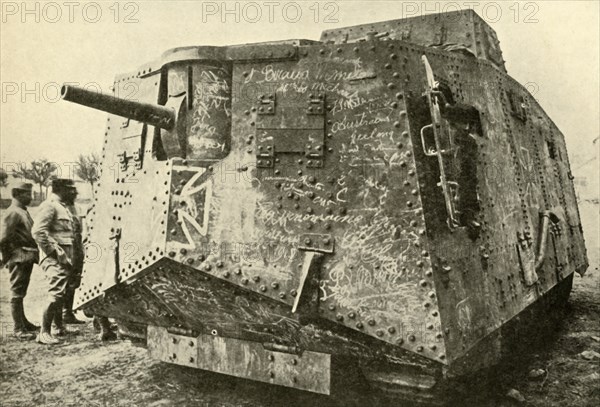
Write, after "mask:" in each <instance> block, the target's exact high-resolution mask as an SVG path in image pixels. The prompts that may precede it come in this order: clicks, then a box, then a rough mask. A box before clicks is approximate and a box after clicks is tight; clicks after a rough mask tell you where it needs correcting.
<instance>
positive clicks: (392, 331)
mask: <svg viewBox="0 0 600 407" xmlns="http://www.w3.org/2000/svg"><path fill="white" fill-rule="evenodd" d="M388 332H389V333H391V334H393V333H396V328H394V327H393V326H390V327H389V328H388Z"/></svg>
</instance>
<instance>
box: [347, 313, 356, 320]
mask: <svg viewBox="0 0 600 407" xmlns="http://www.w3.org/2000/svg"><path fill="white" fill-rule="evenodd" d="M348 318H350V319H354V318H356V314H355V313H354V312H349V313H348Z"/></svg>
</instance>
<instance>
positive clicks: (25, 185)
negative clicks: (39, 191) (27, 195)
mask: <svg viewBox="0 0 600 407" xmlns="http://www.w3.org/2000/svg"><path fill="white" fill-rule="evenodd" d="M12 189H18V190H19V191H31V190H32V189H33V184H30V183H29V182H17V183H16V184H15V186H13V188H12Z"/></svg>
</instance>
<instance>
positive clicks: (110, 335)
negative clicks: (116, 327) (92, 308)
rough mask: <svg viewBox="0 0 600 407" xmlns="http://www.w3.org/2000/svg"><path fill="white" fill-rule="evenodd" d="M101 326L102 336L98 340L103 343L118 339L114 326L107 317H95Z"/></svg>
mask: <svg viewBox="0 0 600 407" xmlns="http://www.w3.org/2000/svg"><path fill="white" fill-rule="evenodd" d="M94 319H95V320H96V321H97V322H98V325H100V334H99V335H98V338H99V339H100V340H101V341H103V342H104V341H114V340H115V339H117V334H116V333H115V332H114V331H113V330H112V326H111V323H110V321H109V320H108V318H107V317H94Z"/></svg>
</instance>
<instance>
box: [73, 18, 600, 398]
mask: <svg viewBox="0 0 600 407" xmlns="http://www.w3.org/2000/svg"><path fill="white" fill-rule="evenodd" d="M131 89H134V90H135V92H131ZM113 93H114V94H113V95H102V94H98V93H95V92H89V91H86V90H84V89H78V88H73V87H70V86H65V87H63V97H64V99H65V100H68V101H71V102H75V103H79V104H83V105H86V106H89V107H93V108H96V109H100V110H103V111H106V112H108V113H110V114H109V116H108V118H107V123H106V132H105V139H104V148H103V151H102V172H101V176H100V179H99V182H98V183H97V185H96V190H95V198H94V201H95V202H94V206H93V208H92V210H91V211H90V213H89V216H88V220H87V223H88V225H89V238H88V239H89V241H88V245H87V255H86V263H85V267H84V271H83V276H82V282H81V286H80V287H79V289H78V290H77V294H76V306H77V307H78V308H79V309H83V310H84V311H86V312H87V313H90V314H94V315H103V316H107V317H112V318H115V319H116V320H117V321H118V323H119V325H120V327H121V329H123V330H124V331H127V332H129V333H130V334H131V335H133V336H138V337H139V338H141V339H142V340H143V341H144V343H145V345H146V346H147V348H148V351H149V352H150V354H151V355H152V356H153V357H154V358H156V359H159V360H162V361H164V362H168V363H174V364H179V365H183V366H188V367H193V368H197V369H203V370H208V371H213V372H218V373H222V374H226V375H232V376H237V377H240V378H244V379H251V380H256V381H261V382H266V383H271V384H273V385H279V386H287V387H291V388H295V389H300V390H304V391H309V392H314V393H320V394H330V392H331V383H332V380H333V379H334V378H335V375H336V374H339V373H336V372H338V370H336V363H340V362H339V361H351V362H352V363H353V364H354V366H356V367H357V368H358V369H359V370H360V371H361V372H362V374H363V375H364V377H365V378H366V380H367V381H368V382H369V383H371V384H372V385H373V386H375V387H377V388H379V389H382V390H389V391H392V392H393V393H395V394H398V395H400V396H402V397H408V398H413V399H414V398H422V399H424V400H433V401H435V400H437V397H439V396H437V394H439V393H438V392H439V391H441V389H443V388H445V387H448V383H450V382H451V381H452V380H453V378H464V377H470V376H471V377H472V376H473V375H477V373H478V372H481V371H482V370H483V369H487V368H489V367H491V366H494V365H496V364H498V363H500V362H501V361H502V360H503V358H504V357H505V356H506V354H507V353H510V352H511V349H512V346H514V340H513V339H511V338H520V339H517V341H518V340H521V341H522V340H523V338H524V337H523V335H532V334H531V333H530V331H528V329H530V328H531V326H532V324H534V323H535V322H536V321H538V322H539V321H542V320H546V321H550V320H551V318H549V317H550V316H552V315H554V314H557V313H558V312H559V310H560V309H561V308H562V307H563V306H564V304H565V303H566V301H567V299H568V296H569V292H570V290H571V285H572V280H573V275H574V273H579V274H583V273H584V272H585V270H586V268H587V266H588V264H587V259H586V252H585V246H584V240H583V236H582V227H581V221H580V217H579V213H578V208H577V202H576V197H575V193H574V189H573V182H572V178H573V177H572V175H571V171H570V167H569V161H568V156H567V150H566V147H565V139H564V136H563V134H562V133H561V132H560V130H559V129H558V128H557V126H556V125H555V124H554V123H553V122H552V120H551V119H550V118H549V117H548V115H547V114H546V113H545V112H544V110H543V109H542V108H541V107H540V105H539V104H538V102H537V101H536V100H535V99H534V98H533V97H532V96H531V95H530V94H529V93H528V91H527V90H526V89H525V88H524V87H523V86H521V85H520V84H519V83H517V82H516V81H515V80H514V79H512V78H511V77H510V76H509V75H508V74H507V72H506V69H505V66H504V60H503V58H502V53H501V51H500V46H499V42H498V40H497V38H496V35H495V33H494V31H493V30H492V28H491V27H490V26H488V25H487V23H486V22H485V21H483V20H482V19H481V18H480V17H479V16H478V15H477V14H476V13H475V12H473V11H471V10H467V11H461V12H455V13H446V14H436V15H428V16H425V17H415V18H408V19H400V20H391V21H386V22H379V23H374V24H368V25H362V26H354V27H348V28H341V29H334V30H328V31H325V32H323V33H322V36H321V39H320V41H310V40H287V41H275V42H269V43H261V44H246V45H236V46H224V47H213V46H197V47H185V48H177V49H173V50H170V51H167V52H166V53H164V54H163V55H162V57H160V58H159V59H158V60H157V61H155V62H151V63H147V64H144V65H142V66H141V67H140V69H138V70H136V71H134V72H130V73H127V74H124V75H119V76H117V77H116V79H115V81H114V92H113ZM123 95H129V96H130V97H124V96H123ZM551 328H552V327H551ZM527 332H529V333H527ZM344 363H346V362H344Z"/></svg>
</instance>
